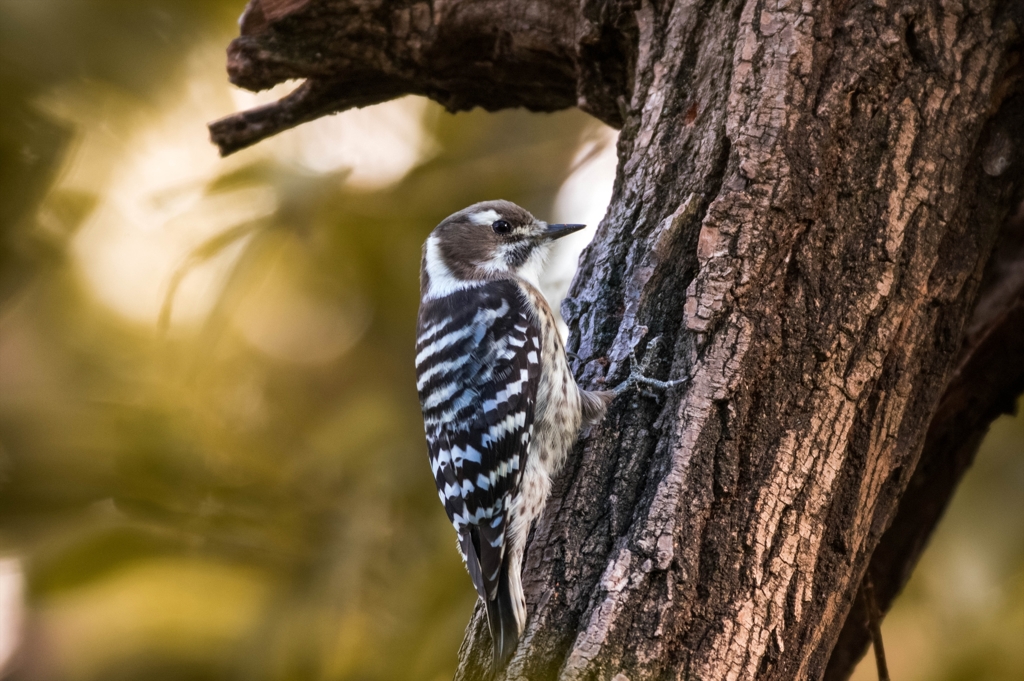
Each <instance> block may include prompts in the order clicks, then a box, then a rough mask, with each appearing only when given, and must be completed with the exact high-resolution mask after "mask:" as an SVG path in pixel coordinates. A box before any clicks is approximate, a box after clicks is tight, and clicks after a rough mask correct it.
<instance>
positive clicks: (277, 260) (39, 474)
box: [0, 0, 1024, 681]
mask: <svg viewBox="0 0 1024 681" xmlns="http://www.w3.org/2000/svg"><path fill="white" fill-rule="evenodd" d="M242 4H243V3H242V2H241V1H240V0H232V1H231V2H226V1H216V2H215V1H212V0H177V1H172V0H133V1H131V2H129V1H128V0H88V1H87V0H0V92H2V93H3V99H4V106H3V107H0V564H2V565H0V568H2V569H0V591H2V589H3V588H4V584H10V583H13V582H12V581H11V579H9V577H10V575H11V574H15V573H16V574H23V575H24V599H25V612H24V617H23V620H22V622H21V625H20V627H19V632H20V633H19V639H20V648H19V651H18V653H17V654H16V655H15V657H14V658H13V659H12V660H10V661H9V663H8V666H7V670H8V672H7V673H8V674H10V676H11V677H12V678H16V679H24V680H26V681H37V680H44V679H45V680H47V681H50V680H53V681H63V680H68V681H91V680H98V679H104V680H110V679H114V680H116V679H147V680H152V679H157V680H159V679H211V680H212V679H228V678H240V679H247V680H248V679H253V680H259V679H268V680H270V679H273V680H275V681H278V680H280V681H284V680H292V679H294V680H295V681H309V680H313V679H331V680H334V679H337V680H342V679H381V680H383V679H442V678H450V676H451V674H452V671H453V670H454V666H455V661H456V652H457V649H458V645H459V641H460V640H461V637H462V632H463V629H464V626H465V624H466V622H467V621H468V618H469V614H470V612H471V610H472V607H473V602H474V600H475V592H474V590H473V589H472V588H471V586H470V583H469V581H468V578H467V577H466V576H465V573H464V571H463V569H462V566H461V564H460V562H459V559H458V554H457V552H456V550H455V541H454V536H453V533H452V531H451V529H450V526H449V525H448V523H447V520H446V518H445V516H444V513H443V511H442V510H441V507H440V504H438V502H437V497H436V494H435V492H434V489H433V486H432V484H431V481H430V477H429V474H428V470H429V469H428V467H427V463H426V457H425V445H424V443H423V437H422V425H421V421H420V415H419V407H418V403H417V400H416V394H415V389H414V385H415V381H414V378H413V370H412V358H413V352H412V351H413V330H414V324H415V313H416V307H417V303H418V274H419V257H420V245H421V243H422V241H423V239H424V237H425V236H426V234H427V233H428V232H429V231H430V229H431V228H432V227H433V225H435V224H436V223H437V222H438V221H439V220H440V219H442V218H443V217H444V216H446V215H447V214H449V213H451V212H452V211H454V210H457V209H459V208H461V207H463V206H465V205H467V204H469V203H472V202H475V201H478V200H482V199H487V198H497V197H502V198H507V199H510V200H513V201H516V202H518V203H521V204H523V205H525V206H527V207H529V208H531V209H532V210H534V212H536V213H537V214H538V215H542V216H546V215H550V214H551V210H552V204H553V200H554V198H555V192H556V191H557V190H558V188H559V186H560V185H561V183H562V182H563V180H564V179H565V178H566V176H567V175H568V173H569V172H570V168H571V165H572V163H573V158H574V155H575V154H576V152H577V150H578V148H579V147H580V144H581V141H582V140H584V139H586V138H587V136H588V135H592V134H593V133H594V130H595V129H596V127H595V124H594V123H593V122H592V121H590V120H589V119H587V117H585V116H584V115H582V114H580V113H579V112H565V113H563V114H558V115H532V114H527V113H525V112H517V111H512V112H503V113H500V114H485V113H482V112H474V113H470V114H460V115H457V116H451V115H448V114H444V113H442V112H441V111H439V110H438V108H437V107H436V106H435V105H432V104H431V105H427V106H425V107H424V106H422V105H417V106H418V108H417V106H414V107H412V109H410V110H412V111H415V112H419V113H417V114H416V116H417V118H416V125H417V126H420V127H422V132H423V133H424V134H425V136H426V138H427V139H428V142H429V143H428V144H425V146H424V148H423V149H421V153H419V156H418V157H417V158H418V160H417V161H416V162H415V163H414V164H412V167H411V170H409V171H408V172H407V173H404V174H401V173H400V174H399V175H397V176H396V178H395V180H394V181H391V182H388V183H378V184H377V185H374V186H367V185H366V184H365V183H364V184H362V185H360V184H358V183H353V182H352V181H351V180H352V179H353V177H354V175H351V174H350V171H351V169H345V168H344V167H340V166H339V167H337V168H334V169H332V170H327V171H324V170H322V169H321V170H317V171H314V170H311V169H310V168H309V167H308V166H303V165H302V164H301V163H297V162H296V160H295V159H296V158H297V157H296V155H295V153H293V152H294V149H295V148H296V145H299V146H301V144H300V142H299V141H296V140H300V137H301V134H303V133H300V132H299V131H293V132H290V133H286V134H285V135H282V136H281V138H280V140H271V141H268V142H265V143H263V144H261V145H259V146H258V147H257V148H255V149H252V150H247V151H245V152H242V153H241V154H239V155H238V156H237V157H233V158H232V159H228V160H224V161H221V160H218V159H217V158H216V154H215V151H214V149H213V147H212V146H209V145H207V144H206V142H205V137H206V131H205V129H204V127H203V125H204V123H205V122H206V121H208V120H209V119H211V118H213V117H215V116H218V115H223V114H226V113H229V112H230V111H232V110H233V109H234V108H235V106H236V105H237V104H238V102H239V101H241V100H233V99H232V96H233V95H231V94H230V93H229V89H228V87H227V85H226V77H225V75H224V73H223V67H224V65H223V47H224V46H225V45H226V44H227V43H228V41H229V40H230V39H231V37H233V34H234V32H235V30H236V28H235V19H236V17H237V14H238V13H239V12H240V11H241V8H242ZM370 115H371V116H372V115H375V114H370ZM380 115H383V114H380ZM300 141H301V140H300ZM328 143H329V142H328ZM305 144H306V147H304V148H306V149H307V151H308V147H309V142H308V140H307V142H306V143H305ZM289 150H291V151H289ZM376 153H377V155H378V156H386V155H387V154H389V153H393V151H389V149H388V148H385V147H384V146H383V145H382V146H381V147H380V148H379V149H378V150H377V151H376ZM376 160H380V159H376ZM147 173H148V174H152V175H154V176H155V179H154V177H149V175H147ZM147 178H149V179H147ZM133 182H135V183H136V184H132V183H133ZM146 182H149V184H146ZM218 220H219V222H218ZM113 224H118V225H121V227H119V228H118V229H113V228H110V225H113ZM118 230H120V231H118ZM183 235H184V236H183ZM186 237H187V238H186ZM158 239H163V240H165V241H166V243H167V244H170V245H175V244H177V246H181V244H182V243H186V242H187V244H189V245H188V248H185V250H183V251H182V257H181V258H179V260H180V262H178V261H176V262H178V264H177V265H176V266H175V267H173V268H171V269H169V270H167V272H166V273H164V274H161V275H160V276H159V277H158V279H159V281H158V283H159V285H160V291H162V294H161V295H163V296H164V299H165V302H166V304H165V305H163V306H162V308H163V309H162V310H161V306H160V305H156V306H153V305H152V304H151V302H150V303H146V304H144V305H140V306H138V307H132V304H133V301H137V300H143V299H144V298H145V295H144V294H145V292H144V291H143V290H142V289H141V288H139V289H138V290H135V288H133V287H134V286H137V284H133V283H132V282H137V281H144V280H145V276H144V275H145V274H146V271H145V270H146V269H147V268H156V267H157V263H159V262H162V261H159V260H158V259H154V258H156V257H157V255H159V252H160V248H163V247H162V246H161V247H158V248H156V249H154V248H153V247H152V246H151V245H150V246H149V247H148V249H149V250H146V249H147V247H146V244H147V243H151V242H153V241H154V240H158ZM175 239H178V241H175ZM182 240H183V241H182ZM159 243H161V244H163V243H164V241H160V242H159ZM140 244H141V245H140ZM168 248H170V246H168ZM182 248H184V247H182ZM118 249H120V250H118ZM133 249H134V250H133ZM111 253H113V254H114V255H111ZM155 254H156V255H155ZM168 257H170V256H168ZM175 257H177V256H175ZM97 261H100V262H99V264H97ZM165 264H166V263H165ZM132 268H135V269H132ZM140 268H141V270H142V272H141V274H140V272H139V270H140ZM129 275H130V276H129ZM132 277H135V278H134V279H133V278H132ZM140 277H141V278H140ZM204 277H205V278H204ZM196 281H205V282H206V283H205V284H204V285H203V286H205V288H204V287H203V286H200V285H198V284H196V283H195V282H196ZM190 287H191V288H190ZM168 294H170V295H168ZM117 301H121V302H120V303H118V302H117ZM125 301H127V303H125ZM189 301H191V302H189ZM119 305H121V307H119ZM125 305H127V307H125ZM140 310H141V311H142V312H140ZM161 319H162V321H163V324H162V326H161V324H160V323H159V322H160V321H161ZM162 327H163V328H162ZM1010 423H1012V424H1016V425H1013V426H1010V427H1011V428H1016V429H1017V430H1014V431H1012V432H1011V434H1010V435H1008V436H1006V435H1004V436H1003V438H1004V439H1003V440H1002V441H1003V442H1004V444H1003V445H1001V446H1002V447H1003V449H1002V450H1000V451H1002V452H1003V454H1001V455H999V456H995V455H989V454H983V455H982V457H981V459H980V461H981V462H982V463H981V464H979V467H982V466H990V467H992V468H991V470H989V469H983V470H989V472H987V473H984V474H979V475H977V476H975V478H974V481H973V482H971V480H972V479H971V478H969V482H970V484H973V485H980V486H981V487H980V491H976V492H968V491H965V492H964V493H963V494H962V495H961V498H958V500H957V504H967V506H968V511H965V512H964V513H966V514H967V515H966V519H964V520H959V521H957V522H960V523H963V526H962V527H961V526H960V525H956V526H955V527H958V528H960V529H957V530H956V532H958V533H960V534H957V535H956V537H957V538H956V539H950V540H946V539H941V540H937V541H936V545H935V548H934V549H933V552H943V553H942V555H959V554H957V553H956V551H961V552H962V549H963V542H962V541H961V539H960V538H961V537H963V536H967V535H969V536H970V538H971V542H973V543H972V544H971V546H972V548H971V550H970V551H969V555H970V556H971V557H972V559H977V560H979V561H982V563H984V564H985V565H987V566H988V568H991V567H992V566H993V565H995V566H998V567H997V569H994V570H989V572H987V573H985V577H984V579H987V580H988V581H985V582H984V584H985V585H987V586H986V587H985V588H989V589H990V590H991V589H992V588H995V589H996V590H997V595H996V596H991V597H990V598H989V600H988V601H985V603H986V604H987V605H986V606H985V612H986V613H987V612H989V611H990V610H991V611H997V612H998V613H1003V614H998V615H992V616H991V617H982V616H980V615H979V616H978V621H979V622H981V624H980V625H978V626H981V627H982V629H980V630H979V631H983V632H986V633H983V634H979V635H978V636H976V637H975V638H974V639H970V638H969V637H967V638H964V641H965V642H964V643H963V645H962V646H961V647H960V648H958V649H957V650H958V651H959V652H957V653H956V655H957V656H956V657H955V660H954V661H952V662H950V665H951V666H949V667H948V668H942V669H940V671H941V674H939V673H938V672H936V674H938V675H933V676H930V677H926V676H921V675H920V674H917V675H915V674H912V673H911V672H907V674H906V676H900V677H897V678H900V681H906V680H907V679H918V678H941V679H950V680H951V681H952V680H953V679H962V678H990V679H997V678H1012V677H1011V676H1005V675H1003V674H1005V673H1006V672H1007V670H1010V671H1011V672H1013V673H1017V677H1018V678H1019V672H1020V670H1021V669H1024V663H1022V662H1021V660H1020V656H1019V654H1018V655H1017V656H1016V657H1013V656H1012V655H1009V654H1008V653H1007V652H1006V651H1007V649H1008V648H1012V647H1013V634H1014V633H1015V632H1016V629H1014V627H1018V628H1021V626H1022V625H1021V622H1020V619H1021V594H1022V592H1021V589H1022V588H1024V587H1022V584H1024V581H1022V577H1021V574H1022V573H1021V566H1022V565H1024V556H1022V552H1024V551H1022V548H1021V537H1022V536H1024V532H1021V527H1020V518H1021V517H1024V513H1022V512H1021V511H1022V504H1021V503H1020V499H1021V496H1020V495H1021V490H1022V488H1024V484H1022V483H1021V459H1022V457H1020V447H1021V443H1022V442H1024V435H1022V434H1021V432H1020V423H1021V422H1020V420H1017V421H1011V422H1010ZM1000 427H1002V426H1000ZM1007 452H1009V453H1007ZM986 462H987V463H986ZM1013 476H1017V477H1013ZM1008 481H1013V482H1008ZM967 489H968V488H965V490H967ZM971 489H973V488H971ZM962 499H966V501H962ZM1005 499H1011V500H1015V501H1012V503H1014V504H1017V505H1016V506H1012V507H1007V506H1006V504H1009V503H1011V502H1008V501H1005ZM1003 508H1010V509H1011V510H1010V511H1006V512H1004V511H1002V510H1000V509H1003ZM979 509H981V510H979ZM984 509H988V510H984ZM972 514H973V515H972ZM962 515H963V514H961V515H958V516H956V517H958V518H959V517H961V516H962ZM1014 519H1016V520H1014ZM979 525H980V526H983V527H985V528H987V530H988V531H986V532H977V531H976V527H977V526H979ZM950 526H951V527H953V526H954V525H953V524H952V523H950ZM944 531H945V530H944ZM1008 533H1009V534H1008ZM1013 533H1016V534H1013ZM1007 537H1011V538H1010V539H1007ZM931 555H932V554H931V553H930V554H929V556H931ZM994 555H998V556H999V558H998V559H996V558H992V556H994ZM927 560H932V559H931V558H928V559H926V565H925V566H924V568H923V569H922V571H921V575H923V576H922V577H920V579H923V580H925V581H924V582H923V584H925V586H920V585H918V582H915V583H914V585H912V587H911V589H910V590H909V594H908V598H907V599H906V600H907V601H908V602H910V603H912V604H916V605H914V607H915V608H919V611H918V610H915V611H913V613H914V614H913V615H912V616H909V617H911V620H912V623H911V625H910V626H911V627H913V626H915V625H914V624H913V622H917V621H918V620H919V619H920V618H929V619H930V620H932V621H935V615H934V613H935V612H936V609H940V610H941V608H944V607H952V606H948V603H947V601H948V599H947V598H946V597H947V596H948V593H947V592H948V589H945V588H943V585H944V584H946V583H947V582H946V581H943V580H944V579H945V577H942V575H943V574H945V573H943V572H942V570H943V569H944V568H941V567H935V568H932V567H928V564H927ZM951 560H953V559H951ZM986 561H987V562H986ZM993 561H994V562H993ZM988 568H986V569H988ZM12 571H13V572H12ZM5 575H6V577H5ZM936 575H938V576H936ZM5 579H6V580H7V581H4V580H5ZM915 579H917V578H915ZM928 580H931V581H928ZM936 580H937V581H936ZM993 584H994V585H995V586H994V587H993V586H992V585H993ZM944 599H945V600H944ZM5 603H7V605H8V606H9V605H10V603H9V602H6V601H4V600H3V597H2V594H0V608H2V607H3V606H4V604H5ZM944 604H945V605H944ZM15 609H16V608H15ZM11 612H12V610H11V608H8V610H7V611H0V656H2V655H3V654H4V649H3V646H4V639H3V637H4V635H5V634H4V632H5V630H4V628H3V622H4V621H5V618H7V619H10V616H11ZM899 612H901V611H899V610H897V612H896V613H894V615H893V617H892V620H896V621H898V620H899ZM951 612H956V611H955V609H954V610H953V611H951ZM947 620H948V622H949V626H948V627H947V629H948V631H947V634H948V632H949V631H952V632H955V631H956V624H957V622H958V621H959V620H957V618H956V617H952V618H951V619H950V618H947ZM947 620H943V621H947ZM944 626H945V625H944ZM888 627H889V622H887V633H888ZM985 627H988V628H987V629H986V628H985ZM944 631H946V630H944ZM8 633H9V632H8ZM947 634H942V635H941V636H940V634H935V636H931V637H930V638H928V639H927V641H926V642H925V643H923V644H921V646H923V647H921V646H919V647H918V648H913V646H911V645H910V644H909V643H908V644H907V646H902V647H904V648H905V649H908V650H909V649H911V648H913V651H916V652H914V655H917V657H913V656H911V657H910V658H907V659H910V660H915V659H917V660H920V659H924V658H923V657H921V656H924V657H928V656H929V655H931V656H932V657H934V656H935V650H936V648H935V642H936V641H944V640H946V639H944V638H942V636H946V635H947ZM898 640H899V639H898V637H897V639H896V641H898ZM972 641H974V642H972ZM1018 642H1019V639H1018ZM1019 650H1020V649H1019V648H1017V652H1018V653H1019ZM900 654H901V644H899V643H896V642H894V644H893V645H891V646H890V656H891V657H892V658H893V660H894V664H893V666H894V668H897V664H898V663H897V662H896V660H897V658H899V656H900ZM950 659H953V658H950ZM908 664H909V667H908V668H911V669H913V668H918V667H915V665H917V663H914V662H910V663H908ZM928 669H934V668H933V667H928ZM982 670H990V671H985V672H984V673H985V674H987V675H985V676H981V675H978V676H972V674H975V673H978V674H981V671H982ZM2 673H3V672H0V675H2Z"/></svg>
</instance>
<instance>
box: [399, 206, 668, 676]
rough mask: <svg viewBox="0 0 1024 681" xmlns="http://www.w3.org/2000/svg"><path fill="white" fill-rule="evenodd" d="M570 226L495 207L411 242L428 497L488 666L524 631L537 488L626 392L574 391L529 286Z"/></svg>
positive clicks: (464, 214)
mask: <svg viewBox="0 0 1024 681" xmlns="http://www.w3.org/2000/svg"><path fill="white" fill-rule="evenodd" d="M583 227H584V225H575V224H547V223H545V222H542V221H540V220H537V219H536V218H534V217H533V215H531V214H530V213H529V212H527V211H526V210H525V209H523V208H520V207H519V206H517V205H515V204H514V203H510V202H508V201H486V202H483V203H477V204H474V205H472V206H470V207H469V208H466V209H464V210H461V211H459V212H457V213H455V214H453V215H451V216H449V217H448V218H446V219H445V220H444V221H443V222H441V224H439V225H438V226H437V227H436V228H434V230H433V232H431V234H430V236H429V237H428V238H427V240H426V243H425V244H424V246H423V261H422V265H421V268H420V295H421V300H420V309H419V318H418V321H417V336H416V387H417V390H418V392H419V398H420V406H421V407H422V410H423V423H424V429H425V431H426V438H427V446H428V453H429V459H430V467H431V470H432V471H433V474H434V482H435V484H436V485H437V491H438V497H439V498H440V499H441V503H442V504H444V508H445V511H446V512H447V514H448V519H449V520H450V521H451V523H452V525H453V526H454V527H455V531H456V533H457V535H458V544H457V545H458V548H459V551H460V553H461V554H462V558H463V560H464V561H465V564H466V569H467V571H468V572H469V575H470V578H471V579H472V581H473V585H474V586H475V587H476V590H477V593H478V594H479V596H480V598H481V599H482V600H483V602H484V603H485V605H486V607H487V624H488V628H489V629H490V633H491V639H492V641H493V645H494V664H495V667H501V666H504V665H505V663H507V661H508V659H509V658H510V657H511V655H512V653H513V652H514V650H515V647H516V644H517V643H518V640H519V637H520V635H521V634H522V632H523V627H524V626H525V623H526V601H525V598H524V596H523V588H522V579H521V571H522V559H523V551H524V549H525V547H526V539H527V536H528V535H529V532H530V525H531V523H532V522H533V521H534V519H536V518H537V517H538V516H539V515H540V513H541V511H542V510H543V509H544V504H545V503H546V501H547V498H548V493H549V492H550V490H551V478H552V476H553V475H554V474H555V473H556V472H557V471H558V469H559V468H560V467H561V466H562V464H563V463H564V461H565V459H566V456H567V455H568V453H569V450H570V448H571V447H572V445H573V443H574V442H575V441H576V437H577V436H578V434H579V432H580V430H581V428H582V427H583V426H584V425H589V424H594V423H597V422H598V421H600V420H601V418H602V417H603V416H604V413H605V411H606V409H607V407H608V404H609V402H610V401H611V400H612V398H613V397H614V396H615V395H616V394H618V393H619V392H621V391H622V389H624V388H625V387H628V386H629V385H634V384H636V383H643V384H646V385H648V386H650V387H654V388H661V389H664V388H667V387H671V386H672V385H675V384H676V383H678V381H674V382H673V381H656V380H653V379H649V378H647V377H645V376H643V375H642V374H639V373H638V372H637V371H635V369H634V371H633V372H632V373H631V374H630V378H629V379H628V380H627V381H626V383H624V384H623V385H621V386H619V387H618V388H616V389H615V390H599V391H590V390H583V389H582V388H580V387H579V386H578V385H577V384H576V379H575V378H574V376H573V374H572V372H571V371H570V370H569V364H568V360H567V358H566V353H565V348H564V346H563V345H562V339H561V337H560V336H559V333H558V329H557V327H556V325H555V316H554V314H552V311H551V307H550V306H549V305H548V303H547V301H546V300H545V299H544V296H543V295H542V294H541V292H540V286H539V284H538V277H539V274H540V271H541V269H542V267H543V265H544V260H545V257H546V255H547V252H548V250H549V247H550V245H551V243H552V242H553V241H554V240H555V239H559V238H561V237H563V236H565V235H567V234H572V233H573V232H576V231H578V230H580V229H583Z"/></svg>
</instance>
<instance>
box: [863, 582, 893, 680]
mask: <svg viewBox="0 0 1024 681" xmlns="http://www.w3.org/2000/svg"><path fill="white" fill-rule="evenodd" d="M861 591H862V592H863V593H864V608H865V609H866V610H867V611H868V629H870V631H871V647H872V648H873V649H874V651H875V666H876V667H877V668H878V681H890V679H889V665H888V664H886V661H885V646H884V645H882V613H881V612H880V611H879V609H878V601H877V600H875V587H874V584H873V583H872V582H871V572H870V571H868V572H865V573H864V581H863V582H862V583H861Z"/></svg>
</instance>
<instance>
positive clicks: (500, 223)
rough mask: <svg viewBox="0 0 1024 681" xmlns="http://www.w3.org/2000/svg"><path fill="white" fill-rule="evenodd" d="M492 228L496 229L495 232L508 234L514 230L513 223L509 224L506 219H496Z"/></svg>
mask: <svg viewBox="0 0 1024 681" xmlns="http://www.w3.org/2000/svg"><path fill="white" fill-rule="evenodd" d="M491 229H493V230H494V233H495V234H508V233H509V232H511V231H512V225H510V224H508V221H506V220H495V221H494V222H493V223H492V224H491Z"/></svg>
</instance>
